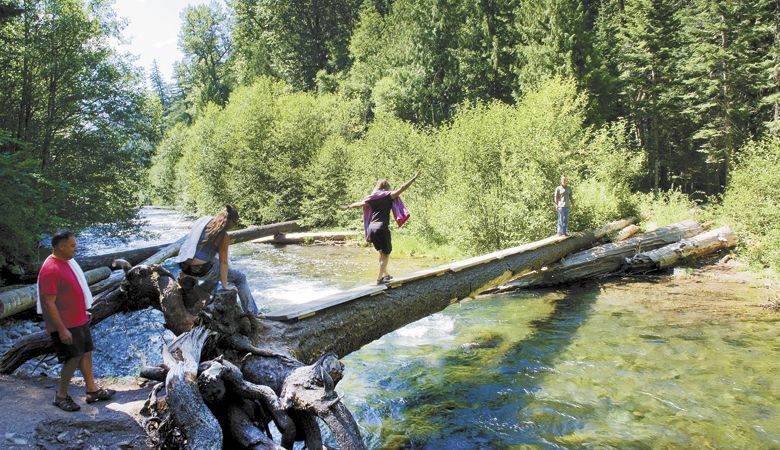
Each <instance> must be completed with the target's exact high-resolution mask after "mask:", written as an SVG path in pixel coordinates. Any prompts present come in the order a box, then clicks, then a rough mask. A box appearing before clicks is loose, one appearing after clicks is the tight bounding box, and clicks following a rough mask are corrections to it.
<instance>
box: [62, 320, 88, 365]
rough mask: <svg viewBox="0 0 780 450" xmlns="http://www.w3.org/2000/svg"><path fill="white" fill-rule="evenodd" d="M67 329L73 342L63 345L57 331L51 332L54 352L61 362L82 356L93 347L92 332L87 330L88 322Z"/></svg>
mask: <svg viewBox="0 0 780 450" xmlns="http://www.w3.org/2000/svg"><path fill="white" fill-rule="evenodd" d="M68 331H70V334H71V335H72V336H73V343H71V344H70V345H65V344H63V343H62V341H60V333H59V332H57V331H55V332H53V333H51V342H52V343H53V344H54V352H55V353H57V360H58V361H59V362H61V363H64V362H65V361H67V360H69V359H71V358H76V357H78V356H82V355H83V354H84V353H87V352H91V351H92V350H93V349H94V348H95V345H94V344H93V343H92V333H90V331H89V322H88V323H85V324H84V325H81V326H78V327H73V328H68Z"/></svg>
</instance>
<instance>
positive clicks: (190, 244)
mask: <svg viewBox="0 0 780 450" xmlns="http://www.w3.org/2000/svg"><path fill="white" fill-rule="evenodd" d="M211 219H213V217H211V216H206V217H203V218H201V219H199V220H198V221H197V222H195V225H194V226H193V227H192V229H191V230H190V232H189V234H187V237H186V238H185V239H184V242H183V243H182V244H181V248H180V249H179V255H178V256H176V257H175V258H173V260H174V261H175V262H177V263H180V262H184V261H187V260H188V259H192V258H193V257H194V256H195V252H196V251H197V250H198V241H200V235H201V234H203V229H204V228H206V225H208V224H209V222H211Z"/></svg>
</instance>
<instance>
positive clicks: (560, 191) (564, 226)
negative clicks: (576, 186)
mask: <svg viewBox="0 0 780 450" xmlns="http://www.w3.org/2000/svg"><path fill="white" fill-rule="evenodd" d="M553 200H554V202H555V210H556V211H558V230H557V232H558V233H557V234H558V236H568V235H569V233H568V228H569V210H570V209H571V208H572V207H573V206H574V197H573V196H572V193H571V188H570V187H568V186H566V176H565V175H564V176H562V177H561V185H560V186H558V187H556V188H555V194H554V195H553Z"/></svg>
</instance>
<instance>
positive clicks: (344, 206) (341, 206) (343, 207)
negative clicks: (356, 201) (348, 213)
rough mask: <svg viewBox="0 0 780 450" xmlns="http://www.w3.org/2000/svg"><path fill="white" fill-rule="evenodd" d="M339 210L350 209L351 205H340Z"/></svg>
mask: <svg viewBox="0 0 780 450" xmlns="http://www.w3.org/2000/svg"><path fill="white" fill-rule="evenodd" d="M339 208H341V209H349V205H339Z"/></svg>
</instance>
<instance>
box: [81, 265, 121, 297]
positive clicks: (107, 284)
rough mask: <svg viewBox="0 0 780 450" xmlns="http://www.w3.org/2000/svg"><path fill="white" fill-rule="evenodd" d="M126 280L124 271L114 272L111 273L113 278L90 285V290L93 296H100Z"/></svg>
mask: <svg viewBox="0 0 780 450" xmlns="http://www.w3.org/2000/svg"><path fill="white" fill-rule="evenodd" d="M124 278H125V271H124V270H114V271H113V272H111V276H109V277H108V278H106V279H105V280H101V281H98V282H97V283H95V284H90V285H89V290H90V291H91V292H92V295H95V294H100V293H101V292H104V291H107V290H109V289H111V288H112V287H114V286H116V285H117V284H118V283H120V282H121V281H122V279H124Z"/></svg>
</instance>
